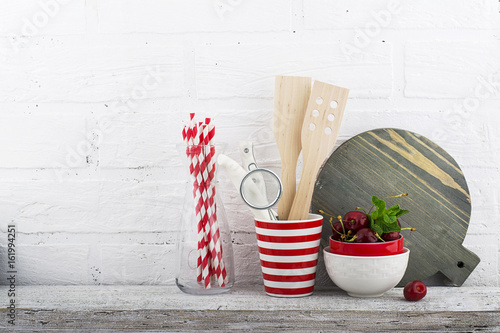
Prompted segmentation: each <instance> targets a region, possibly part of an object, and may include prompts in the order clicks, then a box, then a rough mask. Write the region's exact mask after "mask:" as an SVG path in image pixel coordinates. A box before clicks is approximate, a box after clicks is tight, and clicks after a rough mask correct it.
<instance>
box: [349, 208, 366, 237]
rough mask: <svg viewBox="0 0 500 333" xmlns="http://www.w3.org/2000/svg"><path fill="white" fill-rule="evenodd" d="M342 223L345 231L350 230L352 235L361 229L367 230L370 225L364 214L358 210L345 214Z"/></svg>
mask: <svg viewBox="0 0 500 333" xmlns="http://www.w3.org/2000/svg"><path fill="white" fill-rule="evenodd" d="M343 222H344V227H345V228H346V230H347V231H349V230H351V231H352V232H353V233H356V232H357V231H358V230H360V229H362V228H368V226H369V224H370V220H369V219H368V216H366V214H365V213H363V212H360V211H359V210H354V211H351V212H348V213H346V214H345V215H344V219H343Z"/></svg>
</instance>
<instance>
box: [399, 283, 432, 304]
mask: <svg viewBox="0 0 500 333" xmlns="http://www.w3.org/2000/svg"><path fill="white" fill-rule="evenodd" d="M426 294H427V287H426V286H425V284H424V283H423V282H422V281H418V280H415V281H411V282H408V283H407V284H406V286H405V288H404V289H403V295H404V296H405V298H406V299H407V300H408V301H419V300H421V299H422V298H424V297H425V295H426Z"/></svg>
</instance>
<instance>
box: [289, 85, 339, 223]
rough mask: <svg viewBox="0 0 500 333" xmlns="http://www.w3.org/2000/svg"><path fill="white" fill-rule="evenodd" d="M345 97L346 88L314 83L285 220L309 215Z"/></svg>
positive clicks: (303, 126)
mask: <svg viewBox="0 0 500 333" xmlns="http://www.w3.org/2000/svg"><path fill="white" fill-rule="evenodd" d="M348 95H349V90H348V89H345V88H341V87H337V86H334V85H330V84H327V83H323V82H318V81H315V82H314V85H313V88H312V92H311V96H310V97H309V103H308V104H307V111H306V115H305V117H304V123H303V125H302V133H301V141H302V156H303V159H304V167H303V169H302V176H301V177H300V182H299V187H298V188H297V193H296V194H295V198H294V200H293V204H292V208H291V210H290V214H289V216H288V220H303V219H306V218H307V216H308V214H309V208H310V206H311V198H312V195H313V191H314V183H315V182H316V176H317V174H318V171H319V168H320V167H321V165H322V164H323V163H324V161H325V160H326V159H327V157H328V156H329V155H330V153H331V151H332V149H333V147H334V146H335V142H336V141H337V136H338V133H339V130H340V124H341V122H342V117H343V115H344V109H345V105H346V102H347V96H348Z"/></svg>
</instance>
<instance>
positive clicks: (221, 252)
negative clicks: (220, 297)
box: [175, 145, 234, 295]
mask: <svg viewBox="0 0 500 333" xmlns="http://www.w3.org/2000/svg"><path fill="white" fill-rule="evenodd" d="M178 149H179V150H180V152H181V155H182V158H183V160H184V167H185V169H186V170H187V172H186V173H187V174H188V175H187V176H186V182H185V195H184V205H183V211H182V218H181V225H180V232H179V236H178V240H177V259H178V260H177V273H176V278H175V281H176V284H177V286H178V287H179V289H180V290H182V291H183V292H185V293H188V294H195V295H212V294H219V293H223V292H226V291H228V290H230V289H231V287H232V286H233V284H234V260H233V248H232V239H231V233H230V229H229V225H228V221H227V217H226V213H225V211H224V205H223V203H222V201H221V200H220V196H219V191H218V181H217V168H216V161H217V156H218V154H219V153H221V152H222V151H221V150H222V149H223V146H219V145H217V146H205V145H188V146H186V145H179V146H178Z"/></svg>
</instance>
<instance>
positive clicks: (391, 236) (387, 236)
mask: <svg viewBox="0 0 500 333" xmlns="http://www.w3.org/2000/svg"><path fill="white" fill-rule="evenodd" d="M380 237H381V238H382V239H383V240H385V241H386V242H390V241H393V240H396V239H399V237H401V235H400V234H399V231H394V232H386V233H383V234H382V235H380Z"/></svg>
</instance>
